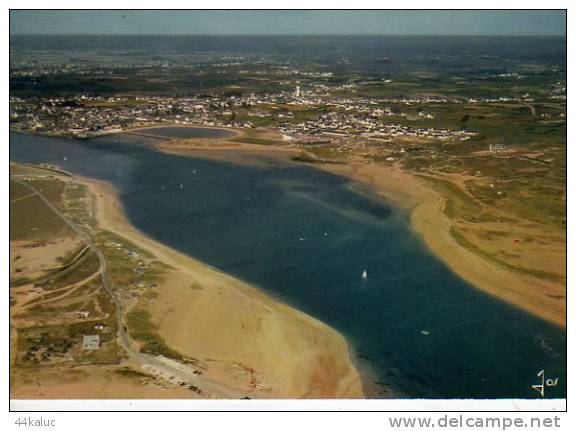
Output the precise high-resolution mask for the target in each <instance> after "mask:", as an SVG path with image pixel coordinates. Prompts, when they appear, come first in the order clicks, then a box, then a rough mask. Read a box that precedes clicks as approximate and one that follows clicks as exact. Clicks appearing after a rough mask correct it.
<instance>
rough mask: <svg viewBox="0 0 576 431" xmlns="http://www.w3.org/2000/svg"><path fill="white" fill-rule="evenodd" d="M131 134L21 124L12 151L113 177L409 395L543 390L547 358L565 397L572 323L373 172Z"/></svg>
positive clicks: (154, 215) (151, 219)
mask: <svg viewBox="0 0 576 431" xmlns="http://www.w3.org/2000/svg"><path fill="white" fill-rule="evenodd" d="M117 139H118V137H114V138H101V139H97V140H90V141H75V140H67V139H55V138H43V137H35V136H29V135H21V134H11V135H10V156H11V160H16V161H21V162H48V163H54V164H57V165H60V166H61V167H62V168H64V169H66V170H69V171H71V172H74V173H78V174H82V175H85V176H90V177H94V178H98V179H102V180H106V181H110V182H111V183H112V184H114V185H115V186H116V187H117V188H118V189H119V190H120V197H121V199H122V202H123V203H124V205H125V208H126V212H127V215H128V217H129V219H130V221H131V222H132V223H133V224H134V225H135V226H136V227H137V228H138V229H140V230H142V231H143V232H145V233H146V234H148V235H150V236H151V237H153V238H155V239H156V240H158V241H160V242H162V243H165V244H167V245H169V246H171V247H173V248H175V249H177V250H180V251H182V252H184V253H187V254H189V255H191V256H193V257H195V258H197V259H199V260H201V261H203V262H205V263H207V264H210V265H212V266H214V267H216V268H218V269H220V270H222V271H224V272H227V273H230V274H233V275H235V276H236V277H239V278H241V279H243V280H245V281H247V282H250V283H252V284H254V285H256V286H257V287H259V288H261V289H262V290H264V291H266V292H269V293H270V294H272V295H273V296H275V297H277V298H280V299H281V300H283V301H285V302H287V303H289V304H291V305H293V306H294V307H297V308H298V309H300V310H303V311H305V312H307V313H308V314H310V315H312V316H314V317H316V318H318V319H320V320H322V321H324V322H326V323H327V324H329V325H331V326H332V327H334V328H336V329H337V330H338V331H340V332H341V333H342V334H344V335H345V336H346V338H347V339H348V340H349V342H350V344H351V346H352V348H353V350H354V355H355V357H356V358H357V360H358V362H359V365H360V366H361V367H362V368H364V367H366V368H368V369H370V370H371V373H370V375H371V377H370V381H371V382H372V383H374V382H379V383H382V384H385V385H386V386H387V387H388V388H389V389H391V390H392V391H393V392H394V393H396V394H400V396H403V397H422V398H509V397H514V398H535V397H538V396H539V395H538V393H537V392H536V391H535V390H534V389H532V388H531V385H533V384H537V383H538V381H537V378H536V375H537V373H538V372H539V371H540V370H541V369H545V371H546V376H547V377H558V378H559V382H560V384H559V387H557V388H552V389H549V390H548V391H547V392H546V396H547V397H551V398H555V397H565V395H566V386H565V381H566V347H565V345H566V333H565V331H563V330H561V329H558V328H556V327H554V326H552V325H550V324H547V323H546V322H544V321H542V320H540V319H537V318H535V317H532V316H530V315H527V314H526V313H524V312H522V311H520V310H518V309H516V308H514V307H512V306H509V305H507V304H504V303H501V302H499V301H497V300H496V299H494V298H492V297H490V296H487V295H485V294H483V293H482V292H480V291H479V290H477V289H475V288H472V287H471V286H470V285H468V284H467V283H466V282H464V281H463V280H462V279H460V278H459V277H457V276H456V275H454V274H453V273H452V272H451V271H450V270H449V269H448V268H447V267H446V266H445V265H444V264H443V263H442V262H440V260H439V259H437V258H436V257H435V256H434V255H433V254H431V253H430V252H429V251H428V250H427V248H426V247H425V246H424V245H423V244H422V242H421V241H420V240H419V238H418V237H417V236H416V235H415V234H413V233H412V232H411V230H410V227H409V222H408V218H407V214H406V213H405V212H403V211H401V210H399V209H397V208H395V207H392V206H389V205H387V204H386V203H385V202H383V201H381V200H379V199H376V198H374V197H372V196H371V195H370V193H369V192H367V191H366V190H363V189H362V188H361V187H360V186H359V185H357V184H355V183H351V182H350V181H348V180H347V179H344V178H341V177H337V176H334V175H330V174H326V173H323V172H319V171H317V170H315V169H313V168H311V167H308V166H302V165H298V164H292V163H287V162H279V161H275V160H272V159H266V158H261V159H260V161H261V163H258V164H256V165H254V166H247V165H243V164H231V163H226V162H218V161H212V160H205V159H200V158H187V157H178V156H174V155H168V154H163V153H159V152H157V151H155V150H153V149H152V148H150V147H149V146H147V145H143V144H145V143H146V139H145V138H141V137H138V138H137V139H136V137H122V136H121V137H120V142H119V143H118V142H116V140H117ZM64 156H66V161H64ZM180 185H182V187H180ZM364 270H366V271H367V273H368V279H367V280H366V281H364V280H363V279H362V277H361V274H362V272H363V271H364ZM371 386H372V387H373V388H376V389H378V388H380V386H379V385H377V384H376V385H374V384H373V385H371ZM382 389H385V388H382ZM373 390H374V389H373ZM373 394H374V395H377V394H376V392H373ZM381 395H382V396H383V395H385V392H382V393H381Z"/></svg>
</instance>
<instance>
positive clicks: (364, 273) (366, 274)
mask: <svg viewBox="0 0 576 431" xmlns="http://www.w3.org/2000/svg"><path fill="white" fill-rule="evenodd" d="M362 278H363V279H364V280H367V279H368V273H367V272H366V270H364V272H363V273H362Z"/></svg>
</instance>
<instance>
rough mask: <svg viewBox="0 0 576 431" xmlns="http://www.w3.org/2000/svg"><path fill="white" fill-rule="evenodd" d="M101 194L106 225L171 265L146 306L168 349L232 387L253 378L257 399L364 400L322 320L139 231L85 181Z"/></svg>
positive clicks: (103, 188) (113, 199) (344, 347)
mask: <svg viewBox="0 0 576 431" xmlns="http://www.w3.org/2000/svg"><path fill="white" fill-rule="evenodd" d="M79 182H81V183H83V184H86V185H87V186H88V187H89V188H90V189H91V190H92V192H93V193H94V195H95V196H97V199H96V200H97V204H96V206H97V208H96V212H97V218H98V223H99V225H100V227H101V228H103V229H106V230H109V231H112V232H114V233H117V234H119V235H122V236H124V237H126V238H127V239H129V240H130V241H132V242H134V243H135V244H136V245H137V246H139V247H142V248H144V249H146V250H148V251H149V252H151V253H152V254H154V255H155V256H156V257H157V258H158V259H160V260H161V261H163V262H165V263H166V264H168V265H169V266H170V267H172V268H173V270H171V272H170V273H169V274H168V275H167V277H166V282H164V283H161V285H160V286H159V289H158V296H157V297H156V298H154V300H151V301H150V303H149V309H150V311H151V312H152V314H153V316H154V320H155V322H156V323H157V324H158V326H159V332H160V334H161V335H162V337H163V338H164V339H165V340H166V342H167V343H168V345H169V346H170V347H172V348H173V349H176V350H177V351H179V352H181V353H182V354H184V355H186V356H189V357H193V358H195V359H198V360H199V361H200V362H201V363H202V364H204V365H205V368H206V371H205V373H206V375H207V376H209V377H211V378H212V379H213V380H219V381H222V382H224V383H225V384H227V385H228V386H236V387H245V386H246V387H247V386H248V384H249V383H250V379H252V380H255V381H256V382H257V383H256V387H257V388H258V390H257V391H254V393H253V394H252V395H253V396H254V397H259V398H362V397H363V396H364V392H363V388H362V382H361V378H360V375H359V373H358V371H357V370H356V369H355V367H354V365H353V364H352V361H351V358H350V354H349V348H348V344H347V342H346V340H345V339H344V338H343V337H342V336H341V335H340V334H339V333H338V332H336V331H335V330H333V329H332V328H330V327H328V326H327V325H325V324H324V323H322V322H320V321H318V320H316V319H314V318H312V317H310V316H308V315H306V314H304V313H302V312H299V311H298V310H296V309H294V308H291V307H289V306H287V305H285V304H282V303H280V302H278V301H276V300H274V299H272V298H271V297H269V296H267V295H265V294H264V293H262V292H261V291H260V290H258V289H256V288H255V287H252V286H250V285H248V284H246V283H244V282H242V281H240V280H237V279H235V278H233V277H230V276H228V275H226V274H223V273H221V272H219V271H217V270H215V269H213V268H210V267H208V266H206V265H204V264H202V263H201V262H198V261H196V260H194V259H192V258H190V257H188V256H186V255H183V254H181V253H178V252H176V251H174V250H172V249H170V248H168V247H166V246H164V245H162V244H159V243H158V242H155V241H154V240H152V239H150V238H149V237H147V236H146V235H144V234H143V233H141V232H139V231H137V230H136V229H135V228H134V227H133V226H132V225H131V224H130V223H129V222H128V221H127V219H126V217H125V215H124V211H123V208H122V205H121V203H120V201H119V199H118V197H117V193H116V191H115V189H114V188H113V187H112V186H111V185H109V184H107V183H103V182H97V181H94V180H91V179H86V178H82V179H80V180H79Z"/></svg>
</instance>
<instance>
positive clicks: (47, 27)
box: [10, 10, 566, 35]
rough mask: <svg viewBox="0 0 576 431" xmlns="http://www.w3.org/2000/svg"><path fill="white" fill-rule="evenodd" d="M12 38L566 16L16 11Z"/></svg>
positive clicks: (550, 28) (285, 30) (407, 25)
mask: <svg viewBox="0 0 576 431" xmlns="http://www.w3.org/2000/svg"><path fill="white" fill-rule="evenodd" d="M10 17H11V18H10V34H222V35H227V34H228V35H229V34H257V35H264V34H286V35H290V34H294V35H299V34H310V35H320V34H336V35H339V34H407V35H440V34H472V35H483V34H502V35H525V34H561V35H564V34H566V14H565V12H564V11H495V10H494V11H303V10H300V11H119V10H116V11H110V10H108V11H12V12H11V13H10Z"/></svg>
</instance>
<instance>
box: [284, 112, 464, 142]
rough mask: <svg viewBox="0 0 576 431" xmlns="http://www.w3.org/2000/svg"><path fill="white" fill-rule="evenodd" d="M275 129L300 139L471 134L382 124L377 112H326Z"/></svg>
mask: <svg viewBox="0 0 576 431" xmlns="http://www.w3.org/2000/svg"><path fill="white" fill-rule="evenodd" d="M279 129H280V130H281V131H282V132H283V133H285V134H287V135H289V136H294V137H299V139H300V140H302V139H303V136H306V135H312V136H315V135H323V136H335V137H342V136H350V135H352V136H362V137H367V138H379V139H386V140H391V139H394V138H399V137H418V138H430V139H438V140H444V141H445V140H468V139H470V138H471V137H472V136H474V135H475V133H474V132H468V131H465V130H451V129H436V128H432V127H410V126H405V125H401V124H387V123H384V122H383V121H382V120H381V119H380V116H379V114H378V113H373V114H357V113H354V114H352V113H337V112H329V113H325V114H322V115H320V116H319V118H318V119H316V120H307V121H305V122H303V123H298V124H285V125H282V126H279Z"/></svg>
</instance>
